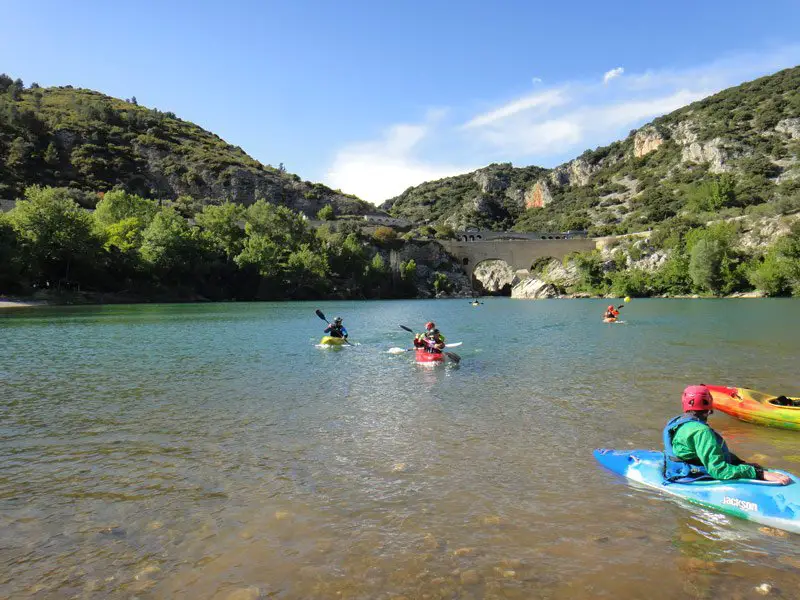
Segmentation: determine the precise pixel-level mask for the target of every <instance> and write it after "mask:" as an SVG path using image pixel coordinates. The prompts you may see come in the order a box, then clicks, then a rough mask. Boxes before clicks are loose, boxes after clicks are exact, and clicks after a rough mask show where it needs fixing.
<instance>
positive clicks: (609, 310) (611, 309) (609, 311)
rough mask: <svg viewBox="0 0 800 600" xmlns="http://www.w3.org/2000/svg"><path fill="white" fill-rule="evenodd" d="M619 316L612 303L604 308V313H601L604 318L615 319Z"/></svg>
mask: <svg viewBox="0 0 800 600" xmlns="http://www.w3.org/2000/svg"><path fill="white" fill-rule="evenodd" d="M618 316H619V311H618V310H617V309H616V308H614V305H613V304H612V305H610V306H609V307H608V308H607V309H606V314H604V315H603V318H604V319H616V318H617V317H618Z"/></svg>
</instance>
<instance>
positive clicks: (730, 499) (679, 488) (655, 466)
mask: <svg viewBox="0 0 800 600" xmlns="http://www.w3.org/2000/svg"><path fill="white" fill-rule="evenodd" d="M594 457H595V458H596V459H597V461H598V462H599V463H600V464H601V465H603V466H604V467H605V468H607V469H610V470H611V471H614V472H615V473H618V474H619V475H622V476H623V477H626V478H628V479H630V480H631V481H638V482H639V483H642V484H644V485H646V486H648V487H652V488H656V489H658V490H660V491H662V492H666V493H667V494H671V495H673V496H677V497H679V498H683V499H684V500H688V501H689V502H693V503H695V504H700V505H702V506H704V507H706V508H710V509H712V510H715V511H719V512H723V513H727V514H729V515H733V516H735V517H739V518H741V519H747V520H748V521H755V522H756V523H763V524H764V525H769V526H770V527H777V528H778V529H785V530H786V531H793V532H795V533H800V479H798V478H797V477H795V476H794V475H792V474H791V473H786V472H785V471H778V472H779V473H784V474H786V475H788V476H789V477H791V479H792V483H790V484H789V485H779V484H777V483H771V482H766V481H756V480H754V479H739V480H735V481H718V480H709V481H697V482H694V483H669V482H666V481H665V480H664V477H663V468H664V455H663V454H662V453H661V452H654V451H652V450H604V449H603V450H595V451H594Z"/></svg>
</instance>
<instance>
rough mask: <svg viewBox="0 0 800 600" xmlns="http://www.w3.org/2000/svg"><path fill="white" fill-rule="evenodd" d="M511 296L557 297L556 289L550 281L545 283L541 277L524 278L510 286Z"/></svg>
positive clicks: (525, 297)
mask: <svg viewBox="0 0 800 600" xmlns="http://www.w3.org/2000/svg"><path fill="white" fill-rule="evenodd" d="M511 297H512V298H523V299H529V300H538V299H542V298H556V297H558V290H557V289H556V287H555V286H554V285H553V284H552V283H545V282H544V281H542V280H541V279H533V278H531V279H525V280H523V281H520V282H519V283H518V284H517V285H515V286H514V287H512V288H511Z"/></svg>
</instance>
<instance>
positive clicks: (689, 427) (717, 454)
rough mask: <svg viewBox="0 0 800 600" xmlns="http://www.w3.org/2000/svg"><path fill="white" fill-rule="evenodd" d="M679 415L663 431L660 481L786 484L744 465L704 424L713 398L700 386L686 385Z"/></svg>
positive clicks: (775, 475)
mask: <svg viewBox="0 0 800 600" xmlns="http://www.w3.org/2000/svg"><path fill="white" fill-rule="evenodd" d="M681 403H682V405H683V414H682V415H680V416H677V417H675V418H673V419H670V421H669V422H668V423H667V426H666V427H665V428H664V478H665V479H667V480H668V481H680V482H684V483H685V482H690V481H692V480H696V479H720V480H729V479H760V480H763V481H773V482H776V483H780V484H783V485H786V484H787V483H789V482H790V481H791V479H790V478H789V477H787V476H786V475H782V474H780V473H773V472H771V471H766V470H765V469H764V467H762V466H761V465H757V464H754V463H746V462H744V461H743V460H742V459H740V458H739V457H738V456H736V455H735V454H734V453H733V452H731V451H730V450H728V446H727V444H726V443H725V440H723V439H722V436H721V435H720V434H718V433H717V432H716V431H714V430H713V429H711V427H710V426H709V425H708V423H707V422H706V421H707V420H708V416H709V415H710V414H712V413H713V412H714V411H713V410H712V409H713V399H712V397H711V392H710V391H709V389H708V388H707V387H706V386H704V385H690V386H689V387H687V388H686V389H685V390H683V396H682V397H681Z"/></svg>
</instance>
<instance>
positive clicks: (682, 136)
mask: <svg viewBox="0 0 800 600" xmlns="http://www.w3.org/2000/svg"><path fill="white" fill-rule="evenodd" d="M672 139H673V140H675V142H676V143H678V144H680V145H681V146H688V145H689V144H693V143H694V142H696V141H697V133H695V124H694V122H693V121H681V122H680V123H678V124H677V125H676V126H675V127H674V128H673V129H672Z"/></svg>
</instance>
